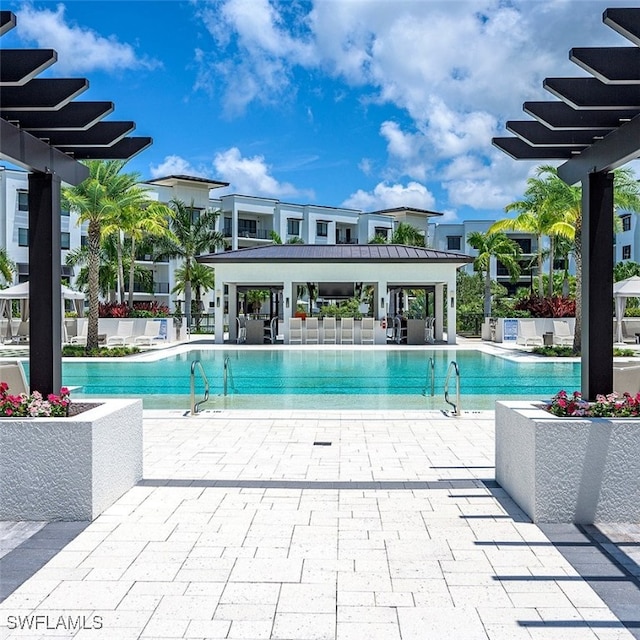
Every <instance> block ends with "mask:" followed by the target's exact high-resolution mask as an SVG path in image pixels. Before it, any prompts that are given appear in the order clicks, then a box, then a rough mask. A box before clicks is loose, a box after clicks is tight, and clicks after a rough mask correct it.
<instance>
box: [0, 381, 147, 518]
mask: <svg viewBox="0 0 640 640" xmlns="http://www.w3.org/2000/svg"><path fill="white" fill-rule="evenodd" d="M75 408H76V407H74V404H71V401H70V397H69V392H68V389H64V388H63V389H61V392H60V395H50V396H49V397H48V398H47V399H44V398H43V397H42V396H41V395H40V394H39V393H37V392H34V393H32V394H26V393H25V394H19V395H11V394H10V393H9V392H8V387H7V384H6V383H4V382H0V416H2V419H1V420H0V469H1V470H2V473H0V520H45V521H52V520H93V519H94V518H96V517H97V516H98V515H99V514H100V513H102V512H103V511H104V510H105V509H106V508H107V507H109V506H110V505H111V504H113V502H115V501H116V500H117V499H118V498H119V497H120V496H122V495H123V494H124V493H125V492H126V491H128V490H129V489H130V488H131V487H132V486H134V485H135V484H136V483H137V482H138V481H139V480H140V479H141V478H142V401H141V400H130V399H126V400H124V399H108V400H100V401H94V402H83V403H81V404H80V405H79V407H78V408H79V409H81V410H80V411H77V410H74V409H75ZM82 409H84V410H82Z"/></svg>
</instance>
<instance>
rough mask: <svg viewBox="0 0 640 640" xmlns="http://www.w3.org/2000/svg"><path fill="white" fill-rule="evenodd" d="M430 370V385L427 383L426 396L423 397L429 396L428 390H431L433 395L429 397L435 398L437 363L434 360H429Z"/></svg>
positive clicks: (428, 373)
mask: <svg viewBox="0 0 640 640" xmlns="http://www.w3.org/2000/svg"><path fill="white" fill-rule="evenodd" d="M428 362H429V364H428V366H429V369H428V372H427V375H428V377H429V378H428V380H429V382H428V383H425V387H424V394H423V395H425V396H426V395H427V388H429V389H430V391H431V393H430V394H429V395H431V396H435V395H436V361H435V359H434V358H431V357H430V358H429V361H428Z"/></svg>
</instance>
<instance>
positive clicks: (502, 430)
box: [495, 391, 640, 524]
mask: <svg viewBox="0 0 640 640" xmlns="http://www.w3.org/2000/svg"><path fill="white" fill-rule="evenodd" d="M495 442H496V480H497V482H498V483H499V484H500V485H501V486H502V488H503V489H505V490H506V491H507V492H508V493H509V495H510V496H511V497H512V498H513V499H514V500H515V502H516V503H517V504H518V505H519V506H520V507H521V508H522V509H523V510H524V511H525V512H526V513H527V515H528V516H529V517H530V518H531V519H532V520H533V521H534V522H566V523H571V522H572V523H578V524H592V523H597V522H632V523H638V522H640V455H638V454H639V452H640V394H639V395H637V396H631V395H630V394H622V395H618V394H615V393H614V394H609V395H607V396H598V397H597V399H596V401H595V402H593V403H588V402H585V401H584V400H583V399H582V397H581V395H580V393H579V392H574V393H573V394H568V393H567V392H565V391H560V392H559V393H558V394H556V395H555V396H554V397H553V399H552V400H551V401H550V402H548V403H540V402H532V401H505V402H497V403H496V437H495Z"/></svg>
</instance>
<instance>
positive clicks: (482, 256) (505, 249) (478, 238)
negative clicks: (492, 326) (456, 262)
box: [467, 231, 521, 318]
mask: <svg viewBox="0 0 640 640" xmlns="http://www.w3.org/2000/svg"><path fill="white" fill-rule="evenodd" d="M467 242H468V243H469V246H470V247H473V248H474V249H476V251H477V252H478V255H477V256H476V258H475V260H474V261H473V267H474V269H475V270H476V271H478V272H479V273H481V274H482V275H483V277H484V315H485V318H489V317H490V316H491V259H492V258H495V259H496V260H498V261H499V262H500V263H501V264H502V265H504V267H505V268H506V269H507V271H508V272H509V275H510V276H511V279H512V280H513V281H516V280H517V279H518V277H519V276H520V263H519V259H520V256H521V250H520V245H519V244H518V243H517V242H514V241H513V240H511V239H509V238H508V237H507V236H506V234H504V233H502V232H497V233H491V232H487V233H481V232H480V231H472V232H471V233H470V234H469V235H468V236H467Z"/></svg>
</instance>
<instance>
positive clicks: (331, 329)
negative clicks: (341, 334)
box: [322, 317, 338, 344]
mask: <svg viewBox="0 0 640 640" xmlns="http://www.w3.org/2000/svg"><path fill="white" fill-rule="evenodd" d="M322 329H323V331H324V335H323V336H322V342H324V344H335V343H336V341H337V340H338V331H337V330H336V319H335V318H328V317H327V318H323V320H322Z"/></svg>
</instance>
